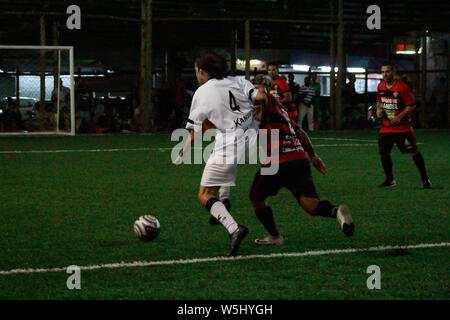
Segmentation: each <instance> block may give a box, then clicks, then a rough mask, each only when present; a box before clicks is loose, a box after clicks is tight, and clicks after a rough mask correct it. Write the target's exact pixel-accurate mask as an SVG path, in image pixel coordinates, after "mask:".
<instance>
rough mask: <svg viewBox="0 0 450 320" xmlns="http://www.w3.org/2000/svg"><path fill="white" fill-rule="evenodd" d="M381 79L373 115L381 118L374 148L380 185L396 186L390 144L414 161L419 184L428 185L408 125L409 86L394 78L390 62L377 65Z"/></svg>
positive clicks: (411, 98) (411, 107) (410, 108)
mask: <svg viewBox="0 0 450 320" xmlns="http://www.w3.org/2000/svg"><path fill="white" fill-rule="evenodd" d="M381 75H382V76H383V81H381V82H380V83H379V84H378V96H377V117H378V118H379V119H381V120H382V122H381V128H380V135H379V138H378V151H379V154H380V156H381V164H382V165H383V169H384V173H385V174H386V180H385V181H384V182H383V183H382V184H381V185H380V187H393V186H395V185H396V182H395V180H394V175H393V173H392V159H391V150H392V147H393V146H394V143H395V144H397V147H398V148H399V150H400V151H401V152H402V153H403V154H404V153H410V154H411V155H412V158H413V160H414V163H415V164H416V166H417V169H419V172H420V175H421V178H422V183H423V187H424V188H425V189H429V188H431V182H430V179H428V176H427V171H426V168H425V161H424V160H423V156H422V154H421V153H420V151H419V149H418V148H417V144H416V137H415V136H414V131H413V127H412V125H411V118H410V114H411V113H412V112H413V111H414V109H415V108H416V105H415V100H414V96H413V94H412V93H411V89H410V87H409V86H408V85H406V84H405V83H404V82H403V81H401V80H396V79H394V75H395V70H394V66H393V65H392V64H391V63H390V62H385V63H383V65H382V66H381Z"/></svg>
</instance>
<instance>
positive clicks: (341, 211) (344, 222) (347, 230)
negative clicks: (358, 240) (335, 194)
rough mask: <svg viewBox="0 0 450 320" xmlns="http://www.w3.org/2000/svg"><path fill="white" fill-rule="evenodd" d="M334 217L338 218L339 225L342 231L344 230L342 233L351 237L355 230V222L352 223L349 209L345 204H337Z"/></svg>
mask: <svg viewBox="0 0 450 320" xmlns="http://www.w3.org/2000/svg"><path fill="white" fill-rule="evenodd" d="M336 218H337V219H338V221H339V225H340V226H341V228H342V231H344V234H345V235H346V236H347V237H351V236H352V235H353V233H354V232H355V224H354V223H353V219H352V214H351V212H350V209H349V208H348V207H347V206H346V205H345V204H342V205H340V206H339V208H338V211H337V214H336Z"/></svg>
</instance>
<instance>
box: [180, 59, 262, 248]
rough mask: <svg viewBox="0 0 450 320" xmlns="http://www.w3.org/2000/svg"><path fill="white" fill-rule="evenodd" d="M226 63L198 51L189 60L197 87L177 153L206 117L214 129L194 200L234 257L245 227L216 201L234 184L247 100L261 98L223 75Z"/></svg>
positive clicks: (247, 123) (247, 120) (248, 120)
mask: <svg viewBox="0 0 450 320" xmlns="http://www.w3.org/2000/svg"><path fill="white" fill-rule="evenodd" d="M227 70H228V66H227V62H226V59H225V58H224V57H222V56H220V55H218V54H215V53H204V54H202V55H201V56H200V57H199V58H197V59H196V60H195V74H196V77H197V81H198V83H199V85H200V87H199V88H198V89H197V91H196V92H195V94H194V97H193V99H192V105H191V110H190V114H189V118H188V120H187V122H188V123H187V125H186V128H187V129H189V130H190V131H191V133H190V138H189V139H188V141H186V144H185V146H184V147H183V150H182V152H181V153H180V155H179V157H178V159H177V160H176V161H175V163H179V162H180V160H181V157H182V156H183V153H184V152H186V150H187V149H188V148H190V146H191V145H192V142H193V141H194V140H195V139H196V137H197V136H198V135H199V133H200V132H201V131H202V124H203V122H204V121H205V120H206V119H207V120H208V121H209V122H210V123H211V124H212V125H214V127H215V128H216V130H217V133H216V136H215V144H214V149H213V152H212V154H211V156H210V157H209V159H208V161H207V163H206V165H205V168H204V170H203V175H202V179H201V182H200V189H199V193H198V199H199V201H200V203H201V204H202V205H203V206H204V207H205V208H206V210H208V211H209V212H210V213H211V215H212V216H213V217H214V218H216V219H217V220H218V221H219V222H220V223H221V224H222V225H223V226H224V227H225V228H226V229H227V231H228V234H229V237H230V250H229V252H228V256H234V255H236V253H237V251H238V249H239V245H240V243H241V242H242V240H243V239H244V238H245V236H246V235H247V234H248V229H247V227H245V226H243V225H240V224H238V223H237V222H236V221H235V219H234V218H233V217H232V216H231V214H230V212H229V211H228V210H227V208H226V206H225V205H224V204H223V203H222V202H221V201H219V199H217V193H218V191H219V189H220V187H231V186H235V185H236V184H235V181H236V173H237V164H238V162H239V158H240V157H241V156H242V155H241V154H240V152H242V151H244V150H245V141H246V135H245V132H246V131H247V130H248V129H249V128H250V127H251V125H252V123H253V105H252V100H257V101H260V102H262V103H264V101H265V100H266V96H265V95H264V94H263V93H261V92H259V91H258V90H256V89H255V87H254V86H253V85H252V84H251V83H250V82H249V81H247V80H244V79H240V78H237V77H227Z"/></svg>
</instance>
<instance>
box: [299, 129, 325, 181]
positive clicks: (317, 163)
mask: <svg viewBox="0 0 450 320" xmlns="http://www.w3.org/2000/svg"><path fill="white" fill-rule="evenodd" d="M296 134H297V137H298V139H299V140H300V143H301V144H302V146H303V148H304V149H305V151H306V153H308V155H309V157H310V158H311V162H312V164H313V166H314V167H315V168H316V169H317V171H319V172H320V173H322V174H325V173H327V168H326V167H325V164H324V163H323V161H322V159H320V158H319V157H318V156H317V155H316V153H315V151H314V147H313V145H312V143H311V140H309V137H308V135H307V134H306V132H305V131H303V130H302V129H300V128H298V127H296Z"/></svg>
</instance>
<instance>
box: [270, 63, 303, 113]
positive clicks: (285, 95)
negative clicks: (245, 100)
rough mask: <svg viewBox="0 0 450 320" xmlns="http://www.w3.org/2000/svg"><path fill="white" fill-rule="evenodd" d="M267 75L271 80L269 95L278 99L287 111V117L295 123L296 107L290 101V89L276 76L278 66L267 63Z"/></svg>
mask: <svg viewBox="0 0 450 320" xmlns="http://www.w3.org/2000/svg"><path fill="white" fill-rule="evenodd" d="M267 73H268V74H269V77H270V80H271V85H270V91H269V93H270V94H272V95H273V96H274V97H276V98H278V100H279V101H280V103H281V105H282V106H283V107H284V108H285V109H286V110H287V111H288V113H289V117H290V118H291V119H293V120H294V121H296V120H297V117H298V111H297V106H296V105H295V103H294V102H293V100H292V94H291V88H290V87H289V84H288V82H287V81H286V78H284V77H281V76H280V75H279V74H278V64H277V63H275V62H269V64H267Z"/></svg>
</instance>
